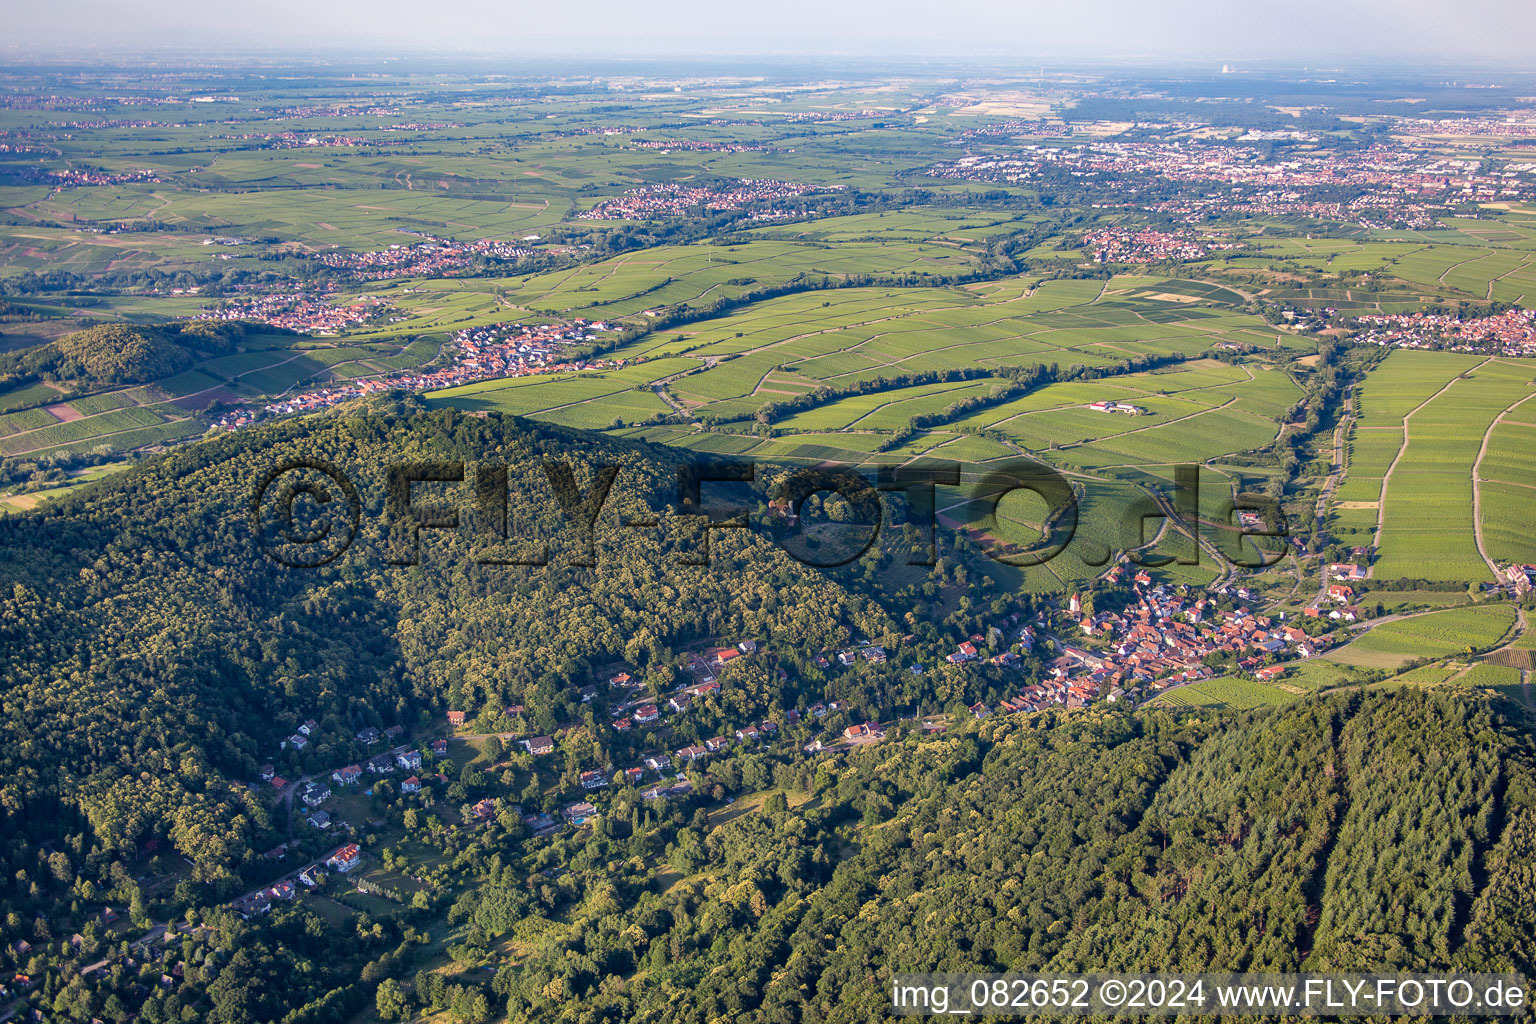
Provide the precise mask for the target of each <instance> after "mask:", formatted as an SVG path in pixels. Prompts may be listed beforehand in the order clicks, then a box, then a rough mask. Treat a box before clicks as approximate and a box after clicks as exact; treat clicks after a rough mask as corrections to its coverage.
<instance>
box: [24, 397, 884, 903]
mask: <svg viewBox="0 0 1536 1024" xmlns="http://www.w3.org/2000/svg"><path fill="white" fill-rule="evenodd" d="M306 458H307V459H321V460H324V461H326V462H328V463H331V464H334V465H335V466H336V467H338V468H339V469H340V470H341V471H342V472H344V473H345V474H346V475H347V476H348V477H349V478H350V479H351V480H353V481H355V486H356V489H357V491H358V493H359V496H360V499H361V502H362V505H363V506H364V507H363V510H362V520H363V523H364V528H363V530H362V532H361V533H360V534H359V536H358V538H357V541H356V543H355V544H354V545H353V546H352V549H351V550H349V551H348V552H347V553H346V554H345V555H344V556H342V557H341V558H340V559H338V560H337V561H336V562H334V563H332V564H330V565H327V566H325V567H322V568H318V569H295V568H287V567H285V566H282V565H279V564H276V563H274V562H273V561H272V560H271V559H269V558H267V557H265V556H264V555H263V553H262V550H261V549H260V548H259V547H258V546H257V543H256V539H255V534H254V533H253V529H252V526H251V523H250V510H249V507H248V506H249V501H250V498H251V495H252V493H253V490H254V489H255V488H256V486H257V484H258V482H259V481H260V479H261V478H262V477H263V474H265V473H267V472H268V471H269V470H270V469H271V468H272V467H273V466H275V465H277V464H278V463H280V462H282V461H283V460H293V459H306ZM459 459H462V460H466V461H468V462H469V463H470V464H471V469H470V472H471V473H472V472H473V468H472V467H473V465H476V464H481V463H485V464H491V465H503V464H504V465H505V466H506V467H507V474H508V479H509V483H508V490H509V492H510V498H509V502H508V504H509V509H510V511H511V514H512V517H513V519H514V520H515V522H514V527H515V529H524V530H528V531H531V532H534V533H537V534H542V535H545V536H548V535H558V537H559V539H558V540H557V541H556V542H555V543H553V544H552V545H551V547H552V550H551V552H550V559H551V562H550V565H549V566H548V567H545V568H533V567H523V566H505V565H489V566H485V565H478V564H476V562H475V561H474V560H473V557H472V556H471V552H470V551H469V550H468V548H467V546H464V545H460V544H458V543H457V542H455V541H453V540H452V539H451V538H441V539H439V538H438V535H436V534H425V535H424V539H423V542H422V550H423V558H422V563H421V565H420V566H417V567H412V568H408V567H402V566H398V565H391V564H387V563H386V561H385V558H386V556H387V554H388V552H389V550H391V549H389V548H388V546H387V543H386V538H382V537H380V536H378V535H377V531H375V530H373V529H372V528H371V526H370V525H369V524H371V523H376V522H378V521H379V520H380V519H381V518H382V511H381V510H382V506H383V503H384V499H385V493H386V486H385V476H384V467H385V466H387V465H390V464H394V463H401V462H409V461H423V460H426V461H446V460H459ZM546 461H552V462H563V463H567V464H569V465H570V466H571V467H572V470H573V472H574V477H575V482H576V484H577V486H578V488H580V490H581V492H582V493H583V494H587V493H589V488H590V486H591V484H590V481H591V475H592V470H593V467H594V465H596V464H598V463H604V464H610V465H617V466H618V467H620V471H619V476H618V477H617V478H616V480H615V482H614V484H613V488H612V492H611V494H610V497H609V499H608V501H607V504H606V505H605V506H604V515H603V516H602V517H601V518H600V520H599V523H598V527H597V538H596V549H597V554H598V556H599V559H600V561H599V565H598V567H597V568H596V569H591V568H582V567H580V566H573V565H572V564H571V563H572V562H573V561H574V560H576V559H578V558H579V556H580V554H581V552H580V550H579V548H580V545H579V543H578V541H579V538H577V537H576V535H575V531H574V530H568V529H566V525H565V518H564V513H563V512H562V511H561V509H560V507H559V505H558V503H557V501H556V500H555V498H554V497H553V495H552V493H551V486H550V483H549V481H548V479H547V478H546V475H545V472H544V470H543V468H542V467H543V463H545V462H546ZM677 464H678V458H677V456H675V455H674V454H673V453H671V452H670V451H669V450H667V449H662V448H650V447H646V446H641V445H634V444H627V443H624V442H617V441H610V440H605V439H602V438H597V437H592V436H588V435H577V434H575V433H572V432H568V431H563V430H560V429H558V428H548V427H535V426H532V425H530V424H527V423H526V422H524V421H520V420H514V419H512V418H510V417H509V418H506V419H502V418H500V417H490V418H485V419H479V418H474V417H466V416H462V415H460V414H457V413H453V412H433V413H426V412H421V411H411V410H395V411H393V412H386V413H384V414H381V415H374V416H367V417H361V416H353V417H344V416H328V417H321V418H311V419H307V420H304V421H301V422H288V423H282V424H278V425H274V426H270V427H263V428H260V429H255V430H251V431H247V432H242V433H240V434H237V435H229V436H225V437H222V438H215V439H210V440H209V441H206V442H204V443H201V444H197V445H193V446H189V447H188V448H186V449H184V450H178V451H174V452H172V453H170V454H169V455H167V456H165V457H163V458H161V459H158V460H153V461H151V462H149V463H148V464H146V465H144V466H142V467H140V468H139V469H136V470H135V471H133V472H131V473H130V474H126V475H124V476H122V477H120V478H118V479H116V480H114V481H112V482H110V483H108V484H103V485H98V486H96V487H93V488H91V489H89V490H88V492H86V493H84V494H82V495H80V496H78V497H74V498H71V499H68V500H64V501H60V502H58V503H56V504H53V505H50V506H49V507H48V509H47V511H46V512H43V513H40V514H33V515H26V516H16V517H9V518H6V519H4V520H0V551H3V554H0V592H3V593H4V594H5V598H6V599H5V603H4V606H3V609H0V650H3V651H4V665H3V678H4V684H5V695H4V699H5V715H4V718H3V723H0V737H3V738H0V805H3V807H4V810H5V814H6V816H7V828H6V836H7V837H8V842H9V844H10V845H9V850H8V858H9V860H10V862H11V863H12V865H15V864H18V863H20V862H24V861H26V859H27V858H28V857H29V856H30V852H29V851H30V850H31V849H35V847H33V846H32V844H35V843H36V842H38V841H40V840H41V839H42V838H43V837H47V836H50V835H55V834H62V833H76V832H80V831H82V830H85V831H87V832H88V834H89V835H90V836H91V837H92V842H93V843H96V844H99V845H100V847H101V849H102V850H103V851H111V852H114V853H120V854H121V853H127V852H129V851H133V850H135V849H137V848H138V847H139V846H140V845H141V844H143V843H145V842H146V841H149V840H152V839H156V838H160V839H164V838H169V839H170V840H171V841H172V842H173V843H174V845H175V847H176V848H177V849H178V850H180V851H181V852H183V853H184V854H186V855H187V856H189V857H192V858H194V859H195V860H196V861H197V863H198V866H199V874H200V875H201V877H203V878H204V879H217V878H220V877H224V876H225V875H226V874H227V873H228V872H229V871H230V870H232V869H233V868H236V867H237V866H238V865H239V864H240V863H241V862H242V861H244V862H249V861H250V860H251V859H252V858H253V857H254V856H255V854H254V853H253V851H259V850H261V849H264V848H265V847H264V846H263V845H262V844H263V843H268V844H269V843H270V842H271V841H273V840H274V838H275V834H274V830H273V829H271V828H269V827H268V824H269V823H268V822H267V820H266V819H267V813H268V812H267V811H266V810H265V809H264V808H263V806H262V804H261V803H260V802H258V800H257V799H256V798H255V797H254V795H253V794H251V793H249V792H247V791H245V790H244V788H243V787H239V788H232V787H231V786H230V785H229V784H228V783H227V782H226V780H229V779H241V780H246V779H253V778H256V777H257V773H258V768H259V766H260V765H261V764H262V763H263V762H264V761H270V760H272V756H273V754H274V752H275V751H276V749H277V744H278V741H279V740H280V739H281V738H282V737H284V736H287V735H289V734H291V733H292V732H293V731H294V730H295V729H296V727H297V726H298V724H299V723H300V722H302V721H305V720H306V719H311V718H312V719H316V720H319V721H320V722H321V723H322V725H323V726H324V727H325V728H324V729H323V730H322V732H324V733H325V734H327V735H336V736H341V737H349V736H350V735H351V732H352V731H353V729H355V728H359V727H363V726H366V725H375V726H381V727H382V726H386V725H390V724H404V725H406V726H408V727H409V726H413V725H415V724H416V723H417V721H418V718H419V717H420V716H423V715H426V714H428V713H432V714H436V715H437V716H439V717H440V716H441V713H442V711H443V710H444V709H446V708H448V707H470V708H480V707H484V706H495V707H500V706H502V705H503V704H511V703H514V702H516V703H525V704H526V705H527V706H528V709H529V711H528V714H529V720H530V722H531V723H532V724H533V727H534V728H536V729H539V730H540V731H549V730H551V729H552V728H553V727H554V726H555V725H556V724H567V723H571V722H577V723H580V722H581V721H583V717H582V712H583V711H584V708H583V706H582V705H581V704H580V702H579V699H578V697H577V695H576V688H577V687H576V685H574V684H573V680H578V679H580V680H585V679H586V678H589V677H590V673H591V670H592V667H593V666H594V665H600V664H603V663H606V662H609V661H612V660H614V659H616V658H624V659H626V660H627V661H628V662H630V663H631V664H633V665H636V666H638V667H640V668H641V669H642V670H650V669H654V670H656V671H670V665H671V659H672V657H673V652H674V649H675V647H676V645H680V644H683V643H689V642H693V641H696V640H698V639H700V638H703V637H704V636H706V635H708V634H712V633H715V634H718V633H726V634H733V635H742V636H764V637H766V636H770V635H771V636H773V637H775V638H777V639H779V640H781V641H782V642H783V643H784V644H786V645H797V646H802V647H808V648H817V649H819V648H821V647H825V646H830V645H833V644H837V643H842V642H846V641H847V640H848V638H849V637H850V636H853V635H858V636H865V637H888V636H890V635H891V629H892V626H891V623H890V622H889V621H887V619H886V617H885V616H884V614H883V612H881V611H880V610H879V609H878V608H877V607H875V606H873V605H872V604H870V603H869V602H868V601H867V600H864V599H862V598H859V597H856V596H853V595H851V594H849V593H847V592H846V591H845V590H844V589H843V588H842V587H840V586H839V585H837V584H836V583H834V582H831V581H829V580H828V579H826V578H825V577H823V576H821V575H819V574H815V573H808V572H805V571H804V570H803V569H802V568H801V567H800V566H799V565H798V564H797V563H795V562H793V561H792V560H791V559H789V558H788V557H787V556H785V555H784V554H782V553H781V552H780V551H778V549H776V548H775V547H773V545H772V544H771V543H769V542H768V541H767V540H766V539H762V538H757V537H740V538H737V539H734V540H728V541H725V542H722V541H720V540H718V539H717V540H716V541H715V544H714V547H715V559H714V563H713V564H712V565H711V566H709V567H707V568H703V567H689V566H679V565H677V564H675V562H674V560H673V559H672V558H671V556H670V554H669V553H668V551H667V546H668V545H670V544H671V543H672V541H670V540H667V539H666V538H665V537H663V536H662V532H661V531H659V530H651V531H649V533H647V532H646V531H645V530H643V529H633V528H631V529H624V530H620V528H619V527H617V526H616V525H615V522H614V521H615V518H616V515H615V514H616V513H619V512H623V513H624V514H627V515H629V516H631V517H635V518H639V517H642V516H646V515H654V514H655V511H654V510H656V509H660V508H663V507H664V506H665V505H667V504H668V503H671V502H674V501H675V496H676V489H677V475H676V466H677ZM464 486H465V487H466V488H468V487H472V486H473V484H472V483H469V484H466V485H464ZM422 493H423V488H422V487H421V485H418V497H420V496H421V495H422ZM437 493H438V495H439V497H440V496H441V495H442V493H443V492H442V491H441V490H439V491H438V492H437ZM426 497H427V500H431V497H432V496H431V493H430V492H427V494H426ZM338 504H345V502H344V500H341V499H340V496H339V495H338ZM468 511H469V510H466V515H467V514H468ZM738 532H739V531H738ZM524 547H525V548H526V547H527V545H525V546H524ZM514 554H516V552H514ZM308 753H309V754H310V755H312V756H313V758H314V759H315V763H316V764H317V765H323V764H326V763H328V762H327V761H326V758H327V757H331V758H332V761H331V762H329V763H332V764H333V765H334V764H345V763H346V762H347V760H348V759H350V758H351V757H352V756H354V755H353V752H352V751H350V750H348V749H341V748H338V749H336V750H334V751H333V750H329V749H327V747H326V746H325V744H324V743H321V744H320V745H319V749H316V750H311V751H310V752H308ZM82 817H83V819H85V820H86V821H88V827H87V826H86V825H85V824H84V823H83V822H82V820H81V818H82ZM18 826H20V827H18ZM24 837H25V842H24ZM13 871H14V867H13V869H12V872H13ZM12 872H8V873H7V877H10V874H11V873H12Z"/></svg>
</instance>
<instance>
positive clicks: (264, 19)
mask: <svg viewBox="0 0 1536 1024" xmlns="http://www.w3.org/2000/svg"><path fill="white" fill-rule="evenodd" d="M7 20H8V22H9V24H8V25H7V29H8V33H7V34H8V37H9V40H8V43H7V44H4V45H0V55H6V59H14V58H13V57H12V56H10V55H13V54H17V53H25V54H27V55H28V56H29V57H30V58H32V59H30V60H28V61H27V62H28V63H32V62H34V61H35V59H37V58H41V59H43V60H48V59H68V58H69V57H71V56H72V55H79V56H81V57H82V58H83V57H84V56H85V55H96V54H102V53H119V54H124V55H154V54H163V55H179V56H185V55H187V54H188V53H189V52H197V53H202V54H206V55H208V56H213V55H216V54H223V55H225V56H226V59H227V58H228V56H229V55H231V54H243V55H248V56H249V57H251V58H257V59H259V58H260V57H264V56H280V55H294V56H299V55H312V56H313V55H319V56H329V57H331V58H332V59H336V58H340V57H342V56H347V55H350V56H356V57H378V56H381V55H384V54H398V55H402V56H412V57H416V58H436V59H442V58H444V57H450V56H456V57H461V58H481V59H508V58H512V57H518V56H522V57H526V58H532V59H582V60H596V59H608V60H621V61H623V60H672V59H678V58H691V59H705V60H707V59H732V58H735V59H739V58H742V57H749V58H754V59H766V60H775V59H777V60H794V59H800V60H805V59H852V60H863V59H870V58H875V59H885V60H936V61H948V60H966V59H981V60H988V61H995V60H999V59H1006V60H1011V61H1017V62H1019V63H1023V64H1027V63H1040V62H1045V63H1047V64H1058V65H1066V66H1075V65H1080V64H1082V63H1084V62H1111V63H1118V62H1127V61H1129V62H1138V61H1147V62H1153V63H1159V64H1161V63H1164V62H1174V63H1177V64H1205V63H1209V62H1213V61H1215V62H1222V61H1239V62H1250V63H1261V64H1270V63H1274V62H1278V63H1281V64H1284V65H1287V66H1294V67H1298V68H1301V67H1309V66H1312V67H1315V66H1317V65H1324V66H1335V65H1337V66H1340V67H1341V68H1350V67H1374V66H1376V65H1378V64H1382V63H1404V62H1411V63H1412V64H1414V65H1415V66H1418V67H1422V66H1424V65H1425V64H1426V63H1428V64H1430V65H1433V66H1434V67H1436V68H1441V67H1446V68H1449V67H1457V66H1466V67H1477V68H1479V69H1482V68H1484V67H1485V66H1488V65H1492V66H1496V67H1500V68H1502V69H1504V70H1507V71H1510V72H1515V71H1521V70H1525V69H1528V68H1529V66H1530V58H1529V53H1528V50H1529V44H1528V40H1529V39H1530V38H1532V36H1533V35H1536V4H1531V3H1529V2H1527V0H1468V2H1466V3H1462V4H1460V5H1456V6H1455V7H1452V8H1448V7H1447V6H1446V5H1443V4H1439V3H1435V2H1431V0H1396V2H1394V0H1292V2H1291V3H1289V4H1287V5H1286V6H1285V8H1284V10H1283V12H1278V11H1274V10H1270V9H1263V8H1258V7H1253V6H1247V5H1233V4H1230V3H1225V2H1222V0H1167V2H1165V3H1163V4H1161V5H1158V6H1155V7H1151V6H1148V5H1145V4H1141V3H1137V2H1135V0H1089V2H1088V3H1085V4H1082V5H1079V6H1077V7H1075V8H1073V9H1071V10H1067V9H1064V8H1062V7H1061V6H1059V5H1056V4H1047V3H1043V2H1041V0H1014V2H1006V0H954V2H952V3H951V4H949V5H947V6H946V8H945V9H944V11H943V12H935V11H934V10H933V9H932V8H931V7H928V6H927V5H923V4H919V3H916V2H913V0H888V2H885V3H881V4H875V3H872V2H870V0H845V2H843V3H838V4H827V3H818V2H815V0H783V2H781V3H779V4H777V5H774V6H773V7H771V8H768V7H748V6H744V5H739V4H738V5H730V4H722V3H718V2H713V3H712V2H705V0H662V2H660V3H656V4H651V5H647V6H645V7H643V8H641V7H638V6H636V5H632V4H628V3H622V2H617V0H593V2H591V3H589V4H588V5H586V6H585V7H583V8H582V9H581V10H579V11H577V10H571V9H556V8H554V7H553V6H534V5H518V6H515V7H512V8H508V7H507V6H504V5H498V4H493V3H489V2H487V0H457V2H451V3H446V4H443V5H440V6H438V7H437V8H435V9H433V10H432V11H431V12H430V13H426V12H423V11H421V10H420V9H418V8H416V7H414V6H413V5H409V4H406V3H403V2H401V0H377V2H372V3H363V2H361V0H338V2H331V3H322V4H313V3H304V2H301V0H253V2H252V3H248V4H246V5H244V6H242V7H241V8H239V9H237V10H216V9H210V8H208V7H206V6H203V5H197V4H191V3H187V2H185V0H150V2H139V3H136V4H132V5H122V4H115V3H109V2H107V0H61V2H58V3H54V4H49V5H27V6H25V7H22V6H19V5H17V6H16V7H15V9H14V10H13V11H11V12H10V13H9V14H8V19H7Z"/></svg>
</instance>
